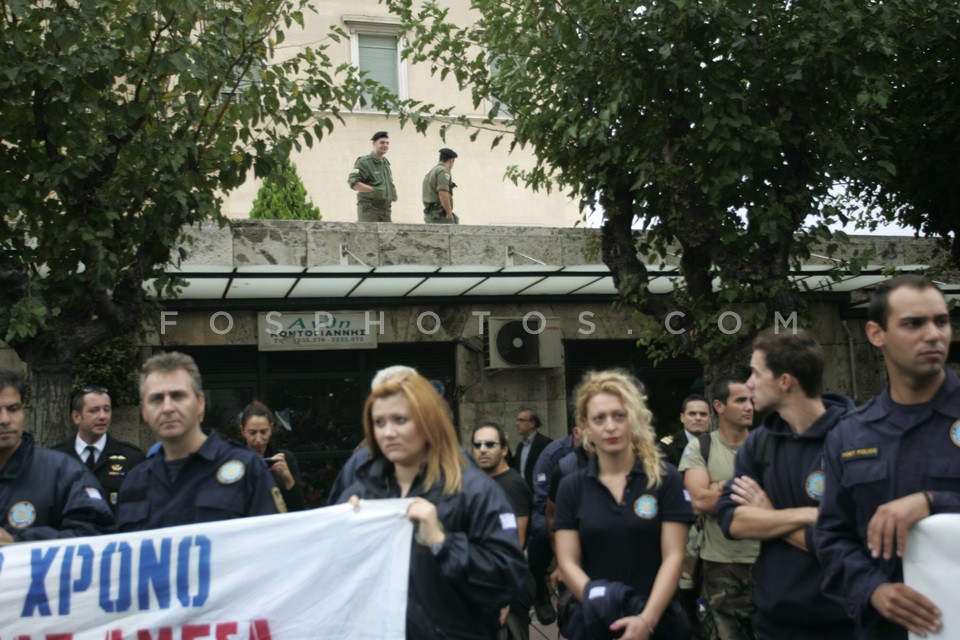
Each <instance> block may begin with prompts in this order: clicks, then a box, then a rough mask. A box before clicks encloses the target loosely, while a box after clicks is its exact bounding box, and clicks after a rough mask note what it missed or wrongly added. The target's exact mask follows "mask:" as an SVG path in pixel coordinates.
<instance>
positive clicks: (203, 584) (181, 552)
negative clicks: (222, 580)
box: [177, 536, 211, 607]
mask: <svg viewBox="0 0 960 640" xmlns="http://www.w3.org/2000/svg"><path fill="white" fill-rule="evenodd" d="M191 543H194V544H195V545H196V546H197V547H198V549H199V552H200V555H199V557H198V558H197V560H198V562H197V574H198V577H199V582H200V583H199V584H198V585H197V594H196V595H195V596H193V599H192V601H191V598H190V545H191ZM210 549H211V545H210V538H208V537H207V536H197V537H196V538H192V539H191V538H184V539H183V540H181V541H180V545H179V546H178V547H177V599H178V600H179V601H180V604H182V605H183V606H185V607H202V606H203V605H204V604H205V603H206V602H207V598H209V597H210Z"/></svg>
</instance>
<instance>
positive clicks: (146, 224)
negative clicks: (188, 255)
mask: <svg viewBox="0 0 960 640" xmlns="http://www.w3.org/2000/svg"><path fill="white" fill-rule="evenodd" d="M308 8H309V7H308V5H307V4H306V3H305V2H304V1H303V0H217V1H216V2H210V1H207V0H149V1H148V0H126V1H121V2H101V1H100V0H49V1H45V2H28V1H26V0H12V1H9V2H4V3H3V4H2V8H0V10H2V15H0V169H2V170H0V211H2V215H3V224H0V339H2V340H4V341H5V342H6V343H7V344H8V345H10V346H11V347H12V348H13V349H14V350H15V351H16V353H17V354H18V356H19V357H20V358H21V359H22V360H24V361H25V362H26V363H27V366H28V370H29V376H30V387H31V392H32V413H31V420H32V429H33V432H34V434H35V435H36V436H37V439H38V441H40V442H41V443H49V442H51V441H54V440H58V439H62V438H63V437H65V436H66V435H67V434H66V431H67V430H66V421H65V420H64V419H63V416H64V415H65V410H66V407H67V403H68V399H69V392H70V384H71V379H72V377H73V372H74V367H75V361H76V357H77V355H78V354H80V353H82V352H84V351H85V350H87V349H89V348H90V347H92V346H93V345H96V344H99V343H101V342H103V341H105V340H107V339H109V338H111V337H114V336H118V335H123V334H126V333H128V332H130V331H131V330H133V329H135V328H138V327H139V325H140V322H141V318H142V317H143V316H142V314H143V312H144V309H145V306H146V305H148V304H149V300H150V298H149V297H148V295H147V293H146V291H145V289H144V283H145V282H150V283H151V284H152V285H153V288H154V289H156V290H157V291H159V292H160V293H161V294H170V293H171V292H172V290H173V286H174V285H175V282H174V281H172V280H171V279H170V278H169V277H167V276H165V275H164V267H165V266H166V265H168V264H171V263H175V262H176V261H177V260H179V259H180V258H182V257H183V255H184V254H185V251H186V247H187V246H188V245H189V238H188V237H186V236H185V232H184V229H189V228H190V225H197V224H199V223H202V222H204V221H213V222H218V223H221V224H222V223H223V219H222V216H221V214H220V211H219V206H220V199H219V197H220V194H222V193H223V192H225V191H229V190H230V189H232V188H235V187H236V186H238V185H240V184H241V183H242V182H243V181H244V180H245V178H246V176H247V175H248V173H249V172H251V171H253V172H254V173H255V174H256V175H260V176H263V175H267V174H268V173H269V172H270V170H272V168H273V167H274V166H275V165H276V163H277V162H278V161H282V160H283V159H285V158H286V157H288V156H289V153H290V151H291V149H293V148H300V146H301V145H304V144H305V145H311V144H312V143H313V142H314V140H319V139H320V138H322V137H323V135H324V134H325V133H328V132H329V131H331V130H332V129H333V126H334V121H335V120H337V119H339V118H340V116H339V113H340V110H341V109H343V108H350V107H352V106H353V105H354V104H355V103H356V102H357V100H358V98H359V96H360V95H361V94H362V93H364V92H366V93H367V94H369V95H373V96H374V100H382V101H387V100H388V99H389V95H387V93H386V92H385V91H383V90H378V89H377V85H375V84H374V83H372V82H370V81H367V80H365V79H362V78H357V77H356V76H355V75H354V74H353V72H352V70H351V69H350V68H349V67H348V66H346V65H343V66H341V67H338V68H334V66H333V65H332V64H331V61H330V59H329V57H328V55H327V53H326V48H327V46H328V44H329V43H328V42H327V41H326V40H323V41H322V42H321V44H319V45H316V46H311V47H306V48H298V49H296V51H297V52H296V53H293V54H291V53H290V50H289V49H284V50H283V51H282V55H279V52H278V47H279V46H280V45H281V44H282V43H283V42H284V38H285V31H287V30H290V29H297V28H300V27H302V25H303V12H304V11H306V10H308ZM342 35H343V34H342V33H337V32H331V33H330V34H329V36H330V38H333V39H336V38H339V37H342ZM275 54H278V55H275ZM316 114H321V115H319V116H318V115H316Z"/></svg>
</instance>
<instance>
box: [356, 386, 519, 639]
mask: <svg viewBox="0 0 960 640" xmlns="http://www.w3.org/2000/svg"><path fill="white" fill-rule="evenodd" d="M363 431H364V435H365V436H366V438H367V442H368V443H370V455H371V459H370V461H368V462H367V463H365V464H364V465H363V466H362V467H360V468H359V469H358V470H357V473H356V480H355V481H354V482H353V484H351V485H350V486H349V487H347V488H346V489H345V490H344V492H343V494H342V498H341V501H348V500H349V501H350V502H352V503H353V504H354V506H355V508H360V506H359V505H360V503H359V499H382V498H412V499H413V500H412V501H411V502H410V505H409V507H408V508H407V518H409V519H410V521H411V522H413V524H414V527H415V531H416V533H415V535H414V541H413V543H412V545H413V548H412V552H411V555H410V580H409V590H408V596H407V633H406V637H407V638H410V639H411V640H418V639H420V638H463V639H472V638H478V639H480V638H484V639H487V638H495V637H496V635H497V631H498V630H499V627H500V623H499V613H500V609H501V608H502V607H504V606H506V605H508V604H509V603H510V602H511V600H513V596H514V594H515V593H516V592H517V590H518V589H519V587H520V584H521V582H522V581H523V578H524V576H525V574H526V561H525V559H524V557H523V552H522V551H521V550H520V542H519V538H518V535H517V520H516V516H515V514H514V512H513V508H512V507H511V506H510V503H509V502H508V500H507V497H506V495H505V494H504V492H503V490H502V489H500V487H499V486H497V484H496V483H495V482H494V481H493V480H491V479H490V478H489V477H487V475H486V474H484V473H483V472H482V471H479V470H477V469H474V468H472V467H470V466H468V465H467V461H466V459H465V458H464V456H463V453H462V452H461V451H460V447H459V446H458V444H457V438H456V432H455V431H454V427H453V423H451V422H450V409H449V407H448V406H447V403H446V401H444V399H443V398H442V397H441V396H440V395H439V394H438V393H437V392H436V390H435V389H434V388H433V385H431V384H430V382H429V381H428V380H427V379H426V378H424V377H423V376H420V375H417V374H413V373H403V374H400V375H396V376H393V377H390V378H389V379H387V380H386V381H384V382H383V383H382V384H380V385H378V386H376V387H374V389H373V391H372V392H371V393H370V396H369V397H368V398H367V402H366V404H365V406H364V409H363Z"/></svg>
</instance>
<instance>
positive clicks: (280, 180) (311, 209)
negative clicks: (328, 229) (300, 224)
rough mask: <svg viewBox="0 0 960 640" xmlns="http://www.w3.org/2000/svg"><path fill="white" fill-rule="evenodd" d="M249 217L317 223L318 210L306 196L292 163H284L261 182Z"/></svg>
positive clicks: (305, 190) (318, 217)
mask: <svg viewBox="0 0 960 640" xmlns="http://www.w3.org/2000/svg"><path fill="white" fill-rule="evenodd" d="M250 217H251V218H253V219H255V220H319V219H320V209H318V208H317V206H316V205H315V204H313V202H311V201H310V199H309V196H307V189H306V188H305V187H304V186H303V181H302V180H300V176H299V174H297V167H296V166H295V165H294V164H293V163H292V162H284V163H283V164H281V165H280V166H279V167H277V170H276V171H274V172H272V173H271V174H270V175H268V176H267V177H266V178H265V179H264V181H263V184H262V185H261V186H260V190H259V191H257V198H256V199H255V200H254V201H253V208H252V209H251V210H250Z"/></svg>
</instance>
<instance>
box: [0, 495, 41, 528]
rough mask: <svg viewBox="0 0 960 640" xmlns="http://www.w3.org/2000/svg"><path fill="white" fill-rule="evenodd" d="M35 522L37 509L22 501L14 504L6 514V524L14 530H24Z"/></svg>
mask: <svg viewBox="0 0 960 640" xmlns="http://www.w3.org/2000/svg"><path fill="white" fill-rule="evenodd" d="M36 520H37V508H36V507H35V506H33V504H32V503H30V502H27V501H26V500H23V501H21V502H17V503H14V505H13V506H12V507H10V512H9V513H8V514H7V522H9V523H10V526H11V527H14V528H16V529H26V528H27V527H29V526H30V525H32V524H33V523H34V522H36Z"/></svg>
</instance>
